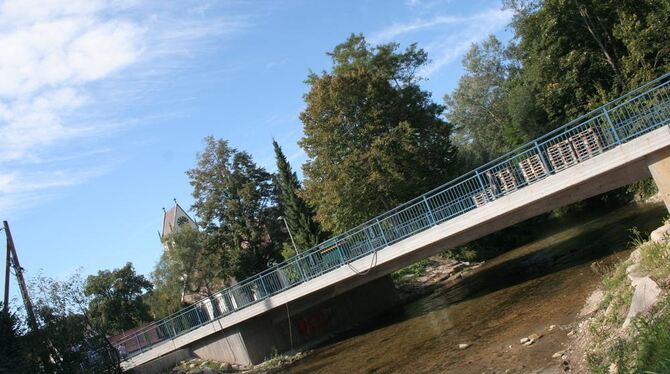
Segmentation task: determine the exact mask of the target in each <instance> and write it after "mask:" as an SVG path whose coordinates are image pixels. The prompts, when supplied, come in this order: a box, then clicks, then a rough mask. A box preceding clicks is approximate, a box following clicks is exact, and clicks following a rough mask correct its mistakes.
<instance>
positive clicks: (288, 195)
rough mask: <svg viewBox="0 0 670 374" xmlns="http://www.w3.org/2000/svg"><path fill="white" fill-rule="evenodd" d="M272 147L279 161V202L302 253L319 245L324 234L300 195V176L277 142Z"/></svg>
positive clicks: (277, 183)
mask: <svg viewBox="0 0 670 374" xmlns="http://www.w3.org/2000/svg"><path fill="white" fill-rule="evenodd" d="M272 145H273V146H274V149H275V157H276V159H277V173H276V174H275V176H274V180H275V189H276V194H277V201H278V202H279V207H280V209H281V211H282V213H283V215H284V218H285V219H286V223H287V224H288V226H289V229H290V230H291V234H293V239H294V240H295V245H296V246H297V247H298V251H300V252H302V251H305V250H307V249H309V248H311V247H313V246H315V245H317V244H319V242H320V241H321V240H322V239H323V233H322V232H321V227H320V226H319V224H318V223H316V221H315V220H314V211H313V210H312V208H311V207H310V206H309V205H307V203H306V202H305V200H303V199H302V197H300V195H298V191H299V190H300V189H301V187H300V182H299V181H298V176H297V175H296V173H295V172H293V170H292V169H291V165H290V164H289V163H288V161H287V160H286V156H285V155H284V152H282V149H281V147H280V146H279V144H277V141H275V140H274V139H273V140H272ZM289 253H290V252H289Z"/></svg>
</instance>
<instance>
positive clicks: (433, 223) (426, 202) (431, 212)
mask: <svg viewBox="0 0 670 374" xmlns="http://www.w3.org/2000/svg"><path fill="white" fill-rule="evenodd" d="M423 203H424V205H426V210H428V217H430V223H431V224H432V225H433V226H435V216H433V211H432V210H431V209H430V204H428V199H426V195H423Z"/></svg>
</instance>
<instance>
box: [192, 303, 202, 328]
mask: <svg viewBox="0 0 670 374" xmlns="http://www.w3.org/2000/svg"><path fill="white" fill-rule="evenodd" d="M193 311H194V312H195V316H196V318H198V326H199V325H202V319H201V318H200V309H198V307H195V308H193ZM191 327H193V326H191Z"/></svg>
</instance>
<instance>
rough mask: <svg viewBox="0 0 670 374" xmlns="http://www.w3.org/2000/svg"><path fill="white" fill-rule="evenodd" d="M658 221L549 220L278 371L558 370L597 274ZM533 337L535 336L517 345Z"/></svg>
mask: <svg viewBox="0 0 670 374" xmlns="http://www.w3.org/2000/svg"><path fill="white" fill-rule="evenodd" d="M667 214H668V213H667V210H665V207H664V206H662V205H660V206H659V205H644V206H628V207H623V208H619V209H616V210H613V211H609V212H606V213H599V214H594V213H593V212H591V213H583V214H581V215H577V216H576V217H572V218H571V219H570V220H569V222H566V220H556V221H555V222H552V223H551V224H549V225H547V226H546V227H544V228H542V231H543V234H542V235H541V238H540V239H538V240H535V241H533V242H531V243H528V244H526V245H523V246H521V247H518V248H515V249H513V250H511V251H508V252H506V253H504V254H502V255H500V256H498V257H496V258H494V259H492V260H490V261H488V262H487V263H486V264H485V265H484V266H482V267H480V268H478V269H476V270H474V271H472V272H470V273H468V274H467V275H466V276H464V278H463V279H462V280H461V281H460V282H457V283H456V284H452V285H450V286H446V287H441V288H438V289H436V290H435V291H434V292H432V293H431V294H429V295H427V296H425V297H422V298H420V299H418V300H416V301H413V302H411V303H408V304H406V305H402V306H400V307H398V308H397V309H395V310H393V311H391V312H390V313H389V314H388V315H387V316H385V318H382V319H380V320H379V321H378V322H376V323H373V324H371V325H370V326H367V327H366V328H364V329H359V330H357V331H354V332H351V333H350V334H348V335H347V336H341V337H339V338H337V339H335V340H333V341H331V342H329V343H327V344H325V345H323V346H322V347H320V348H316V349H314V350H313V351H312V352H311V353H309V354H307V355H306V356H305V357H304V358H303V359H301V360H299V361H296V362H295V363H294V364H292V365H291V366H290V367H288V368H285V369H283V370H282V371H280V372H281V373H287V374H288V373H291V374H314V373H347V374H354V373H370V374H371V373H545V374H549V373H561V372H563V370H564V369H565V363H562V362H561V360H560V359H555V358H552V355H553V354H554V353H555V352H559V351H561V350H563V349H565V348H566V346H567V344H569V341H570V339H571V337H570V336H569V332H570V330H572V329H573V328H574V324H575V321H576V320H577V315H578V313H579V311H580V310H581V308H582V307H583V305H584V302H585V300H586V298H587V297H588V295H589V294H590V293H592V292H593V291H594V290H595V289H596V288H597V287H598V285H599V283H600V280H601V278H602V274H603V273H604V272H606V271H607V269H608V268H609V267H611V266H612V264H613V263H615V262H617V261H618V260H619V259H621V258H623V257H624V256H627V255H628V253H629V252H630V248H631V232H630V229H631V228H633V227H636V228H638V229H639V230H640V231H641V232H643V233H648V232H649V231H651V230H653V229H654V228H656V227H658V226H660V224H661V221H662V219H663V217H665V216H667ZM552 325H554V327H553V328H551V326H552ZM532 334H538V335H542V337H541V338H540V339H539V340H537V341H536V342H535V343H534V344H532V345H530V346H526V345H522V344H520V339H521V338H524V337H528V336H530V335H532ZM459 344H467V345H469V346H468V347H467V348H465V349H460V348H459Z"/></svg>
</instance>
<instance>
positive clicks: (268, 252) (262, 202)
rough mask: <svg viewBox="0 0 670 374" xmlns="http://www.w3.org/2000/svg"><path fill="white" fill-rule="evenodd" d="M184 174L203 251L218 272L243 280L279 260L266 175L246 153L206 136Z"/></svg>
mask: <svg viewBox="0 0 670 374" xmlns="http://www.w3.org/2000/svg"><path fill="white" fill-rule="evenodd" d="M186 174H187V175H188V176H189V178H190V183H191V186H193V197H194V198H195V203H194V205H193V208H194V209H195V211H196V213H197V214H198V216H199V217H200V219H201V220H202V223H201V225H202V226H203V228H204V230H205V232H206V233H207V235H208V246H211V247H210V248H212V249H211V250H213V251H217V252H218V253H219V254H220V261H221V262H220V264H219V266H220V267H221V268H224V269H230V273H231V275H233V276H234V277H236V278H237V279H243V278H246V277H247V276H250V275H252V274H254V273H257V272H259V271H262V270H264V269H266V268H267V267H268V265H269V264H270V263H272V262H274V261H277V260H278V258H279V250H280V248H281V243H282V242H283V238H284V234H283V232H282V229H281V223H280V222H279V221H278V220H277V219H278V217H279V210H278V209H277V206H276V204H275V201H274V193H273V190H272V184H271V179H272V178H271V175H270V173H268V172H267V171H265V169H263V168H262V167H259V166H257V165H256V164H255V163H254V162H253V160H252V159H251V156H250V155H249V154H248V153H247V152H241V151H238V150H236V149H235V148H232V147H230V146H229V145H228V142H227V141H225V140H215V139H214V138H213V137H211V136H210V137H207V138H205V150H204V151H203V152H202V153H200V154H199V155H198V164H197V166H196V167H195V168H193V169H191V170H189V171H187V172H186Z"/></svg>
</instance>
